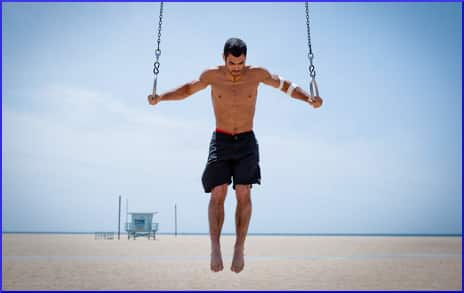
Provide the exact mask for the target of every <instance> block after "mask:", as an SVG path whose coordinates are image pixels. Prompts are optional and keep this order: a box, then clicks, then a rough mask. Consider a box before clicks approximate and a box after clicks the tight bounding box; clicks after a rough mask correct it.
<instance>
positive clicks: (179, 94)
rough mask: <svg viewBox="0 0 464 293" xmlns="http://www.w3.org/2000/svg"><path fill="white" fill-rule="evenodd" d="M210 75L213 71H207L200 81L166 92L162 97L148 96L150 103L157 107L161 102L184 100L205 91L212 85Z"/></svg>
mask: <svg viewBox="0 0 464 293" xmlns="http://www.w3.org/2000/svg"><path fill="white" fill-rule="evenodd" d="M210 75H211V70H205V71H204V72H203V73H202V74H201V75H200V78H199V79H198V80H194V81H191V82H189V83H186V84H184V85H182V86H180V87H178V88H176V89H173V90H170V91H168V92H165V93H163V94H161V95H156V96H155V97H153V95H149V96H148V102H149V103H150V105H156V104H158V103H159V102H160V101H177V100H183V99H185V98H187V97H189V96H191V95H193V94H194V93H196V92H198V91H201V90H203V89H205V88H206V87H207V86H208V85H209V84H210Z"/></svg>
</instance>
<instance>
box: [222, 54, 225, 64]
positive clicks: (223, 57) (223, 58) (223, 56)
mask: <svg viewBox="0 0 464 293" xmlns="http://www.w3.org/2000/svg"><path fill="white" fill-rule="evenodd" d="M222 60H224V62H226V55H224V54H222Z"/></svg>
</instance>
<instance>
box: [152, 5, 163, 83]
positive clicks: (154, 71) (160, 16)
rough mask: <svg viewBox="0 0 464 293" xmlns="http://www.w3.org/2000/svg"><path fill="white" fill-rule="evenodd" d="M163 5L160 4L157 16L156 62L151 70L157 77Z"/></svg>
mask: <svg viewBox="0 0 464 293" xmlns="http://www.w3.org/2000/svg"><path fill="white" fill-rule="evenodd" d="M163 4H164V2H161V3H160V15H159V22H158V40H157V42H158V47H157V48H156V51H155V56H156V61H155V63H154V68H153V73H154V74H155V75H158V73H159V66H160V63H159V57H160V55H161V49H160V43H161V26H162V25H163Z"/></svg>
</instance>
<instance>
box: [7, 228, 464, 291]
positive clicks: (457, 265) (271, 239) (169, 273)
mask: <svg viewBox="0 0 464 293" xmlns="http://www.w3.org/2000/svg"><path fill="white" fill-rule="evenodd" d="M233 243H234V237H233V236H223V238H222V251H223V257H224V266H225V268H224V270H223V271H221V272H219V273H213V272H211V271H210V270H209V248H210V247H209V238H208V236H178V237H177V238H176V237H174V236H166V235H160V236H158V237H157V240H148V239H146V238H137V240H135V241H134V240H127V238H126V237H121V240H95V239H94V236H93V235H44V234H3V235H2V244H3V245H2V256H3V257H2V289H3V290H58V289H61V290H188V289H190V290H221V289H222V290H247V289H249V290H432V289H433V290H461V289H462V276H461V275H462V244H461V243H462V238H461V237H360V236H356V237H344V236H343V237H342V236H328V237H319V236H317V237H316V236H249V237H248V238H247V242H246V250H245V254H246V259H245V262H246V264H245V269H244V271H242V272H241V273H240V274H236V273H233V272H231V271H230V262H231V259H232V255H231V254H232V252H233Z"/></svg>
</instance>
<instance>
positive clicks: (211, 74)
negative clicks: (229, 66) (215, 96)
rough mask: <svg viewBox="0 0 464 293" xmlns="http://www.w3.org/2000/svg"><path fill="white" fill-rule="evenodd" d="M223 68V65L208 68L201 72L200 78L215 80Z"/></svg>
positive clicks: (209, 80)
mask: <svg viewBox="0 0 464 293" xmlns="http://www.w3.org/2000/svg"><path fill="white" fill-rule="evenodd" d="M221 70H222V68H221V66H215V67H210V68H207V69H205V70H203V72H202V73H201V75H200V80H204V81H207V82H211V80H213V79H214V78H215V77H216V76H217V75H218V74H219V73H220V72H221Z"/></svg>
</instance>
